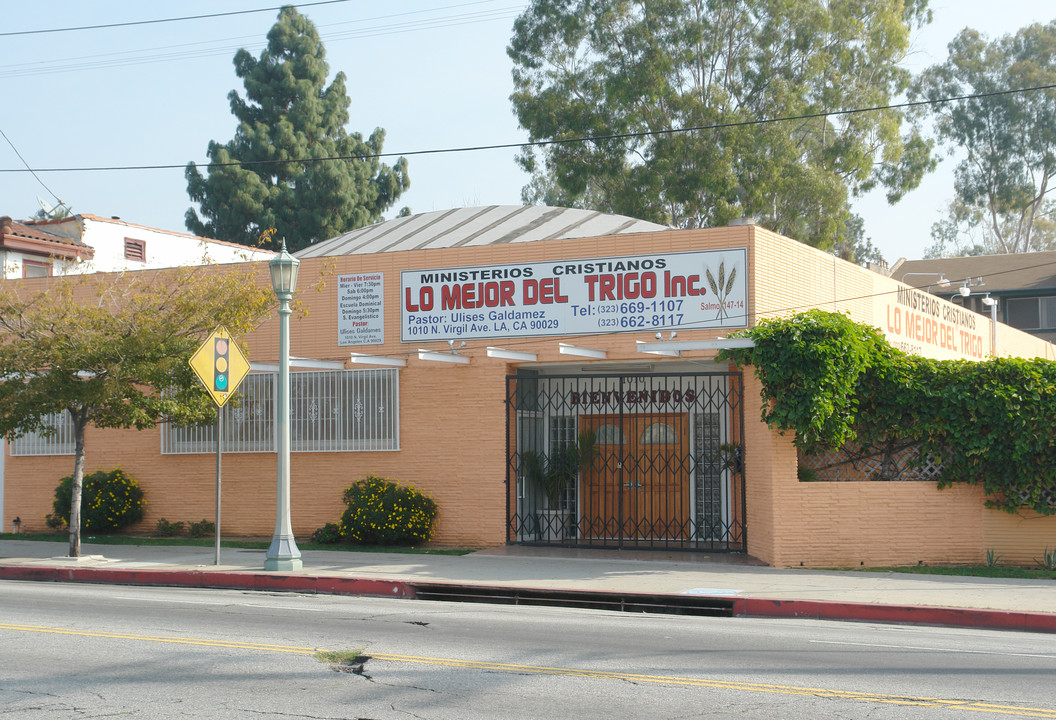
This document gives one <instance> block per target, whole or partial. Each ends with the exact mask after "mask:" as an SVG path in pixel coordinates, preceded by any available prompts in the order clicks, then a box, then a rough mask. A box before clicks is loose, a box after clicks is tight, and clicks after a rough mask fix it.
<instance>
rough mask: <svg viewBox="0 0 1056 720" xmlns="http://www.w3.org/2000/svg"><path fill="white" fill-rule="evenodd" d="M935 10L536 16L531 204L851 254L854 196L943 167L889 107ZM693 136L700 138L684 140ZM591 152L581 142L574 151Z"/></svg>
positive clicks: (803, 7) (574, 6)
mask: <svg viewBox="0 0 1056 720" xmlns="http://www.w3.org/2000/svg"><path fill="white" fill-rule="evenodd" d="M928 21H930V12H929V11H928V8H927V0H870V1H869V2H864V1H862V0H859V1H855V2H831V1H829V0H638V1H637V2H634V1H630V2H629V1H628V0H534V1H533V2H531V3H530V4H529V6H528V8H527V9H526V10H525V11H524V13H523V14H522V15H521V16H520V17H519V18H518V19H517V21H516V23H515V25H514V33H513V38H512V40H511V42H510V44H509V47H508V49H507V52H508V54H509V56H510V57H511V58H512V60H513V63H514V69H513V79H514V86H515V91H514V93H513V95H512V96H511V100H512V102H513V107H514V110H515V112H516V114H517V117H518V119H519V121H520V124H521V126H522V127H524V128H526V129H527V130H528V133H529V139H530V141H532V142H533V143H535V142H544V143H548V144H545V145H532V146H526V147H525V148H524V150H523V152H522V153H521V155H520V156H519V161H520V163H521V164H522V166H523V167H524V168H525V169H526V170H527V171H528V172H530V173H532V179H531V182H530V184H529V185H528V186H527V187H526V188H525V191H524V199H525V201H527V202H546V203H549V204H555V205H570V206H575V207H590V208H595V209H598V210H603V211H609V212H617V213H623V214H626V215H631V216H634V217H640V218H643V219H647V220H652V221H655V222H661V223H666V224H670V225H673V226H675V227H683V228H690V227H704V226H715V225H723V224H725V223H727V222H728V221H729V220H731V219H733V218H736V217H738V216H741V215H750V216H754V217H756V218H757V219H758V220H759V221H760V222H761V223H763V224H764V225H766V226H768V227H770V228H772V229H774V230H777V231H779V232H782V233H784V234H786V235H790V236H792V237H795V238H797V239H799V240H802V241H804V242H808V243H810V244H813V245H816V246H819V247H823V248H829V247H832V246H833V245H834V244H836V243H838V242H840V241H842V240H844V239H845V238H846V235H847V227H848V222H849V220H850V212H849V200H850V198H851V197H852V196H854V195H857V194H859V193H862V192H864V191H866V190H869V189H871V188H873V187H875V186H878V185H882V186H883V187H885V188H886V189H887V194H888V198H889V200H890V201H892V202H894V201H896V200H897V199H898V198H900V197H901V196H902V195H903V194H904V193H905V192H906V191H908V190H909V189H911V188H913V187H915V186H916V185H917V184H919V182H920V180H921V177H922V176H923V174H924V173H925V172H927V171H928V170H929V169H930V168H931V167H932V164H931V160H930V146H929V144H928V142H926V141H925V140H924V139H923V138H922V137H921V136H920V135H919V133H917V132H916V131H915V130H910V131H909V132H908V134H907V135H905V136H903V135H902V134H901V133H902V130H901V127H902V113H901V112H900V111H898V110H895V109H884V110H872V111H869V112H848V113H841V112H840V111H844V110H859V109H862V108H871V107H879V106H884V105H888V104H890V103H891V101H892V99H893V98H895V97H896V96H898V95H899V94H900V93H901V92H903V91H904V90H905V89H906V87H907V86H908V84H909V81H910V76H909V73H908V72H907V71H906V70H905V69H903V68H901V67H900V66H899V64H898V63H899V62H900V61H901V60H902V59H903V57H904V56H905V54H906V52H907V50H908V48H909V43H910V32H911V30H913V29H914V28H915V27H918V26H920V25H923V24H924V23H926V22H928ZM687 128H702V129H695V130H689V131H686V129H687ZM581 137H587V138H590V139H589V140H587V141H585V142H580V141H576V140H575V139H577V138H581Z"/></svg>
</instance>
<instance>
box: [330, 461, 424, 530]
mask: <svg viewBox="0 0 1056 720" xmlns="http://www.w3.org/2000/svg"><path fill="white" fill-rule="evenodd" d="M344 500H345V504H346V505H348V508H347V509H346V510H345V512H344V514H343V515H342V516H341V534H342V536H344V537H347V538H349V539H350V540H352V541H353V542H357V543H362V544H366V545H418V544H421V543H424V542H428V541H429V540H430V539H432V537H433V521H434V520H435V519H436V513H437V507H436V502H435V501H434V500H433V499H432V498H431V497H429V496H428V495H424V494H422V493H421V492H419V491H418V490H416V489H414V488H413V487H400V486H399V485H397V484H396V483H394V482H392V481H391V480H386V479H384V478H379V477H376V476H374V475H369V476H367V477H365V478H363V479H362V480H359V481H357V482H356V483H354V484H353V485H352V486H351V487H349V488H348V489H347V490H345V496H344Z"/></svg>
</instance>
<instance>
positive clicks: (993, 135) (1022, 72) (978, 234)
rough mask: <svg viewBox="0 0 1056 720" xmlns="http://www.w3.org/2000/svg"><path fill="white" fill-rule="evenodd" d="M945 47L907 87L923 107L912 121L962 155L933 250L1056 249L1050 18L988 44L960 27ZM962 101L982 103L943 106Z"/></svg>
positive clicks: (1055, 109) (1054, 67)
mask: <svg viewBox="0 0 1056 720" xmlns="http://www.w3.org/2000/svg"><path fill="white" fill-rule="evenodd" d="M948 49H949V53H948V56H947V59H946V61H945V62H943V63H941V64H938V65H934V66H932V67H930V68H928V69H927V70H925V71H924V72H923V73H921V75H920V77H918V78H917V79H916V81H915V82H914V85H913V97H914V98H915V99H918V100H923V101H927V104H926V105H923V106H922V107H921V109H920V110H919V111H918V115H919V116H920V118H921V119H924V118H927V119H930V120H932V126H933V128H934V133H935V136H936V138H937V139H938V142H939V144H940V145H942V146H944V147H945V148H946V149H947V150H948V151H949V152H950V153H951V154H952V153H955V152H958V153H963V154H962V156H961V158H960V160H959V162H958V164H957V167H956V169H955V171H954V188H953V189H954V199H953V201H952V202H951V203H950V205H949V207H948V212H947V215H946V217H945V218H943V219H942V220H940V221H939V222H938V223H936V224H935V226H934V227H933V228H932V236H933V237H934V239H935V240H936V244H935V246H934V247H933V248H931V250H930V254H932V255H943V254H957V255H960V254H974V255H978V254H984V253H1019V252H1032V251H1037V250H1051V249H1053V248H1054V247H1056V201H1054V200H1053V199H1052V198H1051V193H1052V190H1053V188H1052V182H1053V174H1054V173H1056V89H1054V88H1053V87H1052V86H1053V85H1056V21H1053V22H1051V23H1049V24H1047V25H1042V24H1034V25H1030V26H1028V27H1025V28H1022V29H1021V30H1019V31H1018V32H1016V33H1014V34H1010V35H1005V36H1003V37H1000V38H998V39H996V40H992V41H988V40H987V38H986V37H985V36H984V35H983V34H982V33H980V32H978V31H976V30H972V29H965V30H963V31H962V32H961V33H960V34H959V35H957V37H955V38H954V39H953V41H952V42H951V43H950V44H949V48H948ZM1045 86H1048V87H1045ZM1036 87H1044V88H1045V89H1040V90H1030V88H1036ZM966 96H978V97H971V98H970V99H964V100H958V101H955V102H947V101H946V99H947V98H961V97H966Z"/></svg>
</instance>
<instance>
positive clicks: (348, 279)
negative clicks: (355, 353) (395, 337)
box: [337, 272, 385, 345]
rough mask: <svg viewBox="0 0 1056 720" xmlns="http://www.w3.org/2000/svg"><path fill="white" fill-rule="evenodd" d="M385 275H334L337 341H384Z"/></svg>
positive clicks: (355, 343) (380, 342) (346, 342)
mask: <svg viewBox="0 0 1056 720" xmlns="http://www.w3.org/2000/svg"><path fill="white" fill-rule="evenodd" d="M384 291H385V277H384V275H382V274H381V273H380V272H376V273H359V274H358V275H338V276H337V344H338V345H381V344H383V343H384V342H385V301H384V295H385V292H384Z"/></svg>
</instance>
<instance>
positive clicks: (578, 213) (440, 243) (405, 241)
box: [294, 205, 669, 258]
mask: <svg viewBox="0 0 1056 720" xmlns="http://www.w3.org/2000/svg"><path fill="white" fill-rule="evenodd" d="M667 229H669V228H667V227H665V226H664V225H658V224H657V223H652V222H647V221H645V220H636V219H634V218H630V217H626V216H624V215H609V214H606V213H600V212H596V211H593V210H577V209H574V208H559V207H547V206H544V205H487V206H483V207H472V208H455V209H453V210H439V211H436V212H428V213H423V214H421V215H411V216H409V217H402V218H396V219H394V220H388V221H386V222H382V223H378V224H376V225H371V226H369V227H364V228H359V229H358V230H352V231H350V232H347V233H344V234H343V235H338V236H337V237H335V238H331V239H330V240H323V241H321V242H317V243H315V244H314V245H311V246H309V247H307V248H304V249H303V250H299V251H298V252H296V253H294V254H295V255H296V256H297V257H300V258H310V257H327V256H333V255H361V254H370V253H382V252H391V251H396V250H422V249H427V248H446V247H461V246H463V245H470V246H472V245H498V244H502V243H515V242H531V241H533V240H558V239H568V238H578V237H598V236H602V235H616V234H622V233H638V232H656V231H658V230H667Z"/></svg>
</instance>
